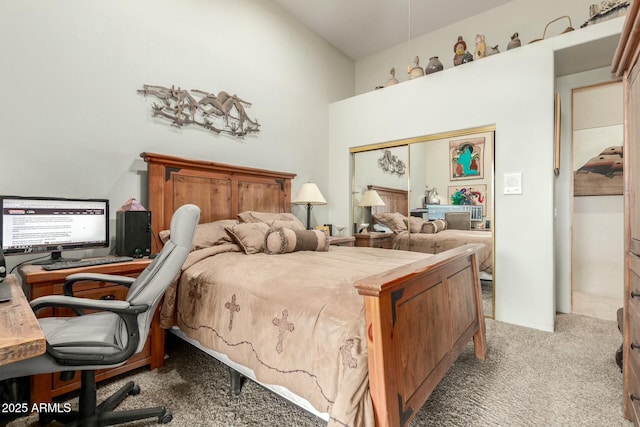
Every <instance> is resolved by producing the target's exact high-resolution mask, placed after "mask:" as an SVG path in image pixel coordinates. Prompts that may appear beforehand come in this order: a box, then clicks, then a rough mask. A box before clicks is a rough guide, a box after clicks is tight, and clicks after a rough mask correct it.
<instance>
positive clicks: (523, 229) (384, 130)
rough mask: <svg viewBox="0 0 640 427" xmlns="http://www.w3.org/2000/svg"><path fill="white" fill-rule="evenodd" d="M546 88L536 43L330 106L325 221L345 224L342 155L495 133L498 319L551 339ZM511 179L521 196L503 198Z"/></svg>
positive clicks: (547, 53)
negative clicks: (508, 176)
mask: <svg viewBox="0 0 640 427" xmlns="http://www.w3.org/2000/svg"><path fill="white" fill-rule="evenodd" d="M554 82H555V79H554V53H553V44H552V42H551V41H544V42H540V43H536V44H533V45H528V46H524V47H522V48H519V49H515V50H512V51H509V52H506V53H503V54H500V55H496V56H493V57H490V58H487V59H484V60H482V61H477V62H474V63H473V64H466V65H465V66H461V67H455V68H451V69H448V70H445V71H443V72H440V73H436V74H432V75H430V76H428V77H427V78H420V79H416V80H412V81H408V82H404V83H402V84H398V85H395V86H392V87H389V88H385V89H384V90H379V91H373V92H368V93H365V94H362V95H359V96H356V97H354V98H351V99H347V100H343V101H339V102H336V103H333V104H332V105H331V107H330V124H331V126H330V127H331V129H330V130H331V133H330V156H331V158H332V160H333V162H332V164H331V165H330V171H331V185H330V188H331V189H330V193H331V195H332V198H333V199H334V200H336V201H337V203H335V204H334V205H332V207H331V217H332V219H336V221H337V222H341V221H342V222H345V223H346V222H348V219H347V218H348V217H347V215H348V210H346V209H341V208H340V206H343V205H345V206H346V205H347V204H348V203H349V191H350V189H349V182H350V180H349V172H348V171H349V156H348V148H349V147H351V146H360V145H366V144H372V143H378V142H384V141H392V140H397V139H403V138H410V137H416V136H421V135H432V134H437V133H442V132H447V131H452V130H458V129H467V128H473V127H480V126H486V125H495V127H496V136H495V153H494V154H495V168H496V179H495V203H496V212H495V227H494V232H495V242H496V252H495V261H496V263H495V270H494V272H495V280H496V319H497V320H501V321H507V322H509V323H514V324H519V325H524V326H530V327H534V328H538V329H542V330H548V331H552V330H553V328H554V315H555V304H554V298H553V293H554V288H553V285H554V278H553V275H554V274H553V267H554V247H553V205H554V198H553V192H552V191H550V189H552V188H553V178H554V175H553V170H552V164H553V144H552V141H553V93H554ZM514 94H517V96H514ZM389 123H392V124H393V125H391V126H390V125H389ZM510 172H521V173H522V176H523V194H522V195H504V194H503V184H504V182H503V175H504V174H505V173H510ZM531 219H535V226H523V223H526V222H527V221H529V220H531ZM514 236H518V238H517V239H514V238H513V237H514ZM523 249H524V250H523Z"/></svg>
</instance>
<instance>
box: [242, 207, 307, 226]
mask: <svg viewBox="0 0 640 427" xmlns="http://www.w3.org/2000/svg"><path fill="white" fill-rule="evenodd" d="M238 219H239V220H240V222H264V223H266V224H269V225H270V226H272V227H283V228H290V229H292V230H306V227H305V226H304V224H302V222H301V221H300V220H299V219H298V218H297V217H296V216H295V215H294V214H292V213H287V212H280V213H274V212H256V211H244V212H240V213H239V214H238Z"/></svg>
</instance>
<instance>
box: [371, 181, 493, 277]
mask: <svg viewBox="0 0 640 427" xmlns="http://www.w3.org/2000/svg"><path fill="white" fill-rule="evenodd" d="M367 188H368V189H374V190H376V191H377V193H378V195H379V196H380V198H381V199H382V200H383V201H384V202H385V205H384V206H375V207H372V208H371V209H372V212H371V213H372V217H373V218H374V221H373V222H374V227H375V224H376V223H378V222H379V220H378V219H377V218H380V217H382V216H383V215H384V214H389V213H393V214H397V215H396V216H397V218H398V219H396V220H395V223H396V226H395V227H394V226H393V225H391V228H390V229H389V231H390V232H392V233H394V239H393V249H399V250H405V251H413V252H423V253H428V254H438V253H441V252H445V251H448V250H450V249H453V248H456V247H459V246H463V245H465V244H468V243H480V244H482V248H481V249H480V251H479V252H478V267H479V269H480V275H481V278H482V279H483V280H491V279H492V277H493V233H492V232H491V231H489V230H474V229H472V230H459V229H451V228H447V229H444V230H441V231H438V232H436V233H422V232H417V231H415V230H409V227H407V223H406V222H404V223H403V221H402V220H399V218H402V219H405V218H407V217H406V215H407V213H408V212H409V204H408V192H407V190H401V189H397V188H389V187H381V186H377V185H368V186H367ZM387 228H388V227H387Z"/></svg>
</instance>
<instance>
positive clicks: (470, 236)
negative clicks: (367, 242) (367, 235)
mask: <svg viewBox="0 0 640 427" xmlns="http://www.w3.org/2000/svg"><path fill="white" fill-rule="evenodd" d="M467 243H483V244H484V247H483V248H482V249H481V250H480V252H479V253H478V264H479V265H478V269H479V270H480V271H484V272H485V273H487V274H493V250H492V248H493V237H492V232H491V231H486V230H454V229H446V230H443V231H440V232H438V233H433V234H429V233H411V236H409V233H408V232H406V231H404V232H400V233H397V234H396V236H395V239H394V246H393V248H394V249H400V250H404V251H412V252H423V253H426V254H439V253H440V252H444V251H448V250H449V249H453V248H457V247H459V246H464V245H466V244H467Z"/></svg>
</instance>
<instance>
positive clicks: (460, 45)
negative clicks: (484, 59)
mask: <svg viewBox="0 0 640 427" xmlns="http://www.w3.org/2000/svg"><path fill="white" fill-rule="evenodd" d="M453 51H454V52H455V55H454V56H453V65H456V66H457V65H460V64H466V63H467V62H471V61H473V55H472V54H471V53H469V52H468V51H467V44H466V43H465V41H464V40H463V39H462V36H458V41H457V42H456V44H455V45H454V46H453Z"/></svg>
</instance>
